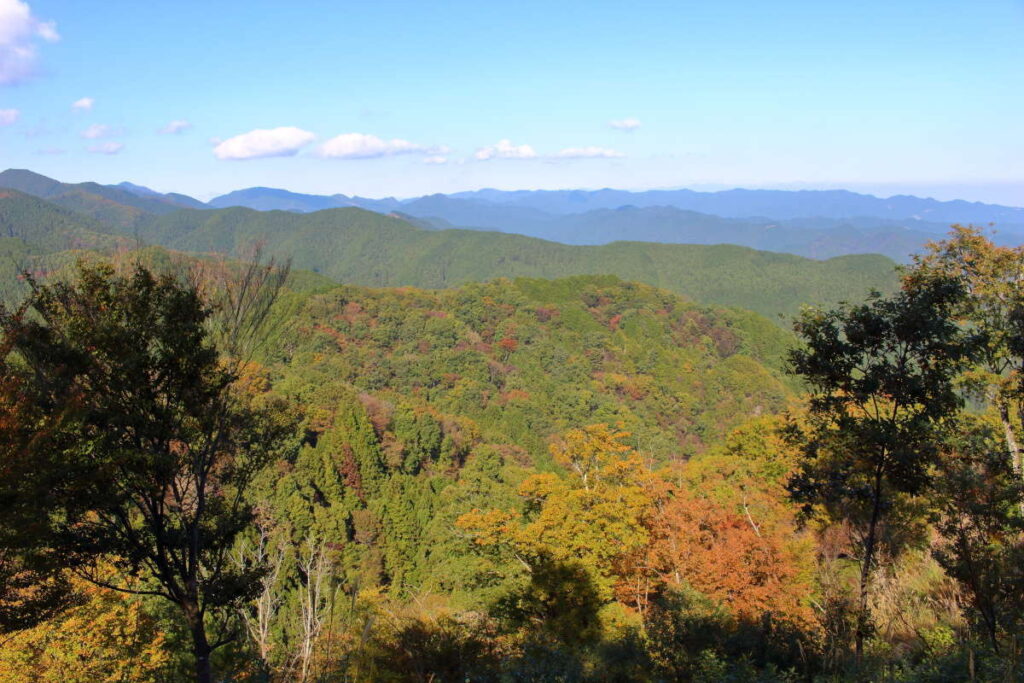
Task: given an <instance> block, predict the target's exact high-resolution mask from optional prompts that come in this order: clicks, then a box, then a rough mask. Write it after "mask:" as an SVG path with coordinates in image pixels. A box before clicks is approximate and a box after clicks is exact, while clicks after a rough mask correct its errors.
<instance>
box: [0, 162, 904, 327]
mask: <svg viewBox="0 0 1024 683" xmlns="http://www.w3.org/2000/svg"><path fill="white" fill-rule="evenodd" d="M19 177H21V176H19ZM38 178H42V176H39V177H38ZM38 178H37V180H38ZM22 179H24V178H22ZM43 180H48V179H43ZM0 181H2V177H0ZM39 182H40V183H43V181H42V180H39ZM53 182H56V181H51V183H53ZM43 184H44V185H45V183H43ZM57 185H60V184H59V183H58V184H57ZM0 186H2V185H0ZM46 187H49V185H46ZM33 189H34V191H36V192H45V191H46V189H45V187H34V188H33ZM119 192H122V193H124V191H123V190H119ZM12 196H19V197H21V198H22V199H21V200H19V201H20V202H21V203H22V204H24V203H25V202H24V201H23V200H25V199H26V198H25V197H24V195H22V194H21V193H17V194H16V195H12ZM57 196H58V197H64V198H65V199H66V196H65V195H57ZM62 201H63V200H62ZM26 206H27V205H26ZM101 206H102V207H104V208H103V210H102V211H93V212H91V213H90V215H92V216H94V217H93V218H90V217H88V216H85V215H84V214H81V213H78V212H77V211H75V210H74V209H75V206H72V211H70V212H69V211H68V210H66V209H65V210H64V212H63V213H60V211H61V209H60V208H59V207H56V206H54V205H53V204H50V203H49V202H46V201H42V200H37V201H36V203H35V204H33V205H32V208H31V211H30V215H31V221H32V224H33V225H34V226H36V227H34V228H33V230H34V231H35V232H33V233H32V234H28V233H25V235H24V236H23V237H24V239H26V240H28V241H30V242H37V241H39V240H43V241H47V240H48V243H49V244H51V245H54V244H58V243H59V244H65V243H69V242H68V240H69V238H68V237H66V236H65V235H66V234H70V233H71V232H75V231H79V232H81V233H82V234H91V233H94V232H101V233H107V234H110V235H116V236H117V237H119V238H120V240H117V243H118V244H132V245H135V246H138V245H145V244H149V245H159V246H164V247H168V248H170V249H174V250H177V251H183V252H192V253H210V252H215V253H222V254H226V255H230V256H235V257H245V256H246V255H248V254H249V253H250V252H251V250H252V248H253V247H254V245H256V244H262V245H263V247H264V249H265V251H266V252H267V253H271V254H277V255H279V256H282V257H288V258H291V259H292V261H293V263H294V265H295V266H296V267H297V268H300V269H305V270H311V271H314V272H317V273H320V274H322V275H324V276H326V277H328V278H331V279H333V280H335V281H337V282H345V283H352V284H359V285H367V286H374V287H386V286H404V285H409V286H415V287H424V288H444V287H452V286H457V285H460V284H464V283H467V282H479V281H484V280H489V279H493V278H497V277H512V278H514V277H544V278H558V277H565V276H567V275H602V274H613V275H617V276H619V277H621V278H622V279H624V280H630V281H634V282H643V283H646V284H650V285H653V286H656V287H661V288H664V289H667V290H669V291H673V292H676V293H678V294H682V295H684V296H687V297H690V298H692V299H694V300H696V301H699V302H701V303H706V304H712V305H718V306H733V307H738V308H744V309H748V310H752V311H757V312H758V313H761V314H762V315H765V316H768V317H771V318H773V319H776V320H778V316H779V315H780V314H781V315H787V316H791V315H794V314H795V313H796V312H797V311H798V310H799V308H800V306H801V305H802V304H805V303H820V304H830V303H835V302H838V301H842V300H846V299H853V298H858V297H860V296H863V295H864V294H866V293H867V292H869V291H871V290H878V291H882V292H888V291H892V290H893V289H894V288H895V286H896V276H895V273H894V270H893V267H894V263H893V262H892V261H890V260H889V259H887V258H885V257H882V256H878V255H859V256H846V257H840V258H834V259H829V260H826V261H816V260H811V259H806V258H800V257H797V256H790V255H786V254H775V253H771V252H762V251H755V250H753V249H747V248H743V247H735V246H728V245H680V244H672V245H663V244H654V243H643V242H620V243H615V244H609V245H604V246H571V245H565V244H559V243H555V242H548V241H544V240H539V239H533V238H528V237H523V236H519V235H510V234H502V233H495V232H486V231H478V230H450V229H449V230H433V229H426V228H425V227H423V226H417V225H414V224H412V223H410V222H408V221H406V220H404V219H402V218H401V217H399V216H384V215H380V214H377V213H373V212H371V211H366V210H363V209H358V208H344V209H332V210H326V211H318V212H314V213H310V214H298V213H292V212H285V211H266V212H257V211H253V210H250V209H241V208H234V209H219V210H206V211H202V210H188V209H185V210H174V211H171V212H170V213H166V212H165V213H163V214H162V215H157V214H154V213H140V211H141V210H140V209H138V208H136V207H132V206H127V205H122V204H119V203H117V202H114V201H112V200H105V202H104V203H103V204H102V205H101ZM27 210H28V209H27V208H16V207H15V206H14V203H13V202H5V201H4V200H3V199H0V216H2V215H4V214H6V213H12V212H15V211H17V212H19V214H18V215H19V216H20V215H22V214H24V213H25V211H27ZM111 212H113V214H112V215H111ZM12 215H13V214H12ZM76 216H77V220H76ZM19 220H20V219H19ZM44 233H46V234H44ZM49 233H53V235H56V236H55V237H51V236H50V235H49ZM102 241H103V240H101V242H102ZM80 242H81V241H80ZM76 244H78V243H76ZM96 245H97V246H99V245H100V242H97V243H96ZM78 246H82V247H86V246H89V245H88V243H87V242H81V243H80V244H78ZM53 250H54V249H53V248H47V249H44V250H43V251H44V252H46V251H53Z"/></svg>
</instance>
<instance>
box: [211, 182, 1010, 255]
mask: <svg viewBox="0 0 1024 683" xmlns="http://www.w3.org/2000/svg"><path fill="white" fill-rule="evenodd" d="M210 203H211V205H214V206H221V207H227V206H232V205H236V206H245V207H247V208H253V209H257V210H262V211H266V210H274V209H281V210H286V211H294V212H310V211H320V210H324V209H330V208H340V207H345V206H358V207H360V208H364V209H368V210H370V211H377V212H380V213H399V214H401V215H404V216H407V217H411V219H414V220H415V222H417V223H418V224H420V225H426V226H433V227H436V228H447V227H459V228H469V229H477V230H498V231H501V232H507V233H515V234H520V235H527V236H530V237H538V238H541V239H546V240H551V241H555V242H562V243H564V244H580V245H599V244H608V243H611V242H615V241H622V240H631V241H645V242H661V243H667V244H737V245H742V246H747V247H752V248H755V249H767V250H770V251H779V252H785V253H791V254H798V255H800V256H809V257H812V258H830V257H832V256H839V255H843V254H854V253H866V252H877V253H883V254H885V255H886V256H889V257H890V258H894V259H896V260H897V261H907V260H909V258H910V256H911V255H912V254H914V253H916V252H918V251H920V250H921V249H922V248H923V247H924V245H925V244H926V243H927V242H928V241H929V240H931V239H934V238H935V236H936V235H941V234H944V233H945V232H946V231H947V230H948V229H949V226H950V224H952V223H973V224H977V225H985V224H989V223H995V224H996V225H997V228H998V233H997V235H996V239H997V241H999V242H1001V243H1006V244H1017V243H1019V242H1021V241H1024V208H1017V207H1009V206H999V205H992V204H981V203H972V202H965V201H952V202H941V201H938V200H934V199H920V198H918V197H909V196H897V197H889V198H887V199H880V198H878V197H873V196H870V195H863V194H857V193H854V192H848V191H845V190H823V191H816V190H801V191H787V190H728V191H724V192H695V191H693V190H652V191H647V192H626V191H620V190H596V191H583V190H564V191H546V190H537V191H528V190H522V191H512V192H505V191H501V190H479V191H475V192H460V193H456V194H451V195H444V194H433V195H427V196H423V197H416V198H413V199H406V200H396V199H394V198H387V199H383V200H372V199H364V198H353V197H347V196H345V195H340V194H339V195H331V196H322V195H306V194H298V193H293V192H289V191H287V190H279V189H271V188H249V189H247V190H240V191H237V192H233V193H231V194H229V195H224V196H223V197H218V198H217V199H214V200H212V201H211V202H210Z"/></svg>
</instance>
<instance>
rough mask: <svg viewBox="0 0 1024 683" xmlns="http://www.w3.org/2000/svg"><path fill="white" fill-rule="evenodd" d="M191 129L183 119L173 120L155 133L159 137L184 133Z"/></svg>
mask: <svg viewBox="0 0 1024 683" xmlns="http://www.w3.org/2000/svg"><path fill="white" fill-rule="evenodd" d="M191 127H192V124H191V123H189V122H188V121H186V120H185V119H175V120H174V121H171V122H170V123H168V124H167V125H166V126H164V127H163V128H161V129H160V130H158V131H157V132H158V133H160V134H161V135H177V134H178V133H184V132H185V131H186V130H188V129H189V128H191Z"/></svg>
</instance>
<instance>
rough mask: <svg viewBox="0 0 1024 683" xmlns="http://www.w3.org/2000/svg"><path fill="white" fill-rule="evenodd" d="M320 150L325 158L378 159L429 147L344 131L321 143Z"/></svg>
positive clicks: (423, 150) (397, 139) (396, 139)
mask: <svg viewBox="0 0 1024 683" xmlns="http://www.w3.org/2000/svg"><path fill="white" fill-rule="evenodd" d="M318 151H319V155H320V156H322V157H324V158H325V159H376V158H378V157H388V156H395V155H397V154H414V153H417V152H426V151H427V148H426V147H424V146H423V145H418V144H416V143H415V142H409V141H408V140H401V139H399V138H393V139H391V140H382V139H381V138H379V137H377V136H376V135H364V134H363V133H344V134H343V135H338V136H336V137H333V138H331V139H330V140H328V141H327V142H325V143H324V144H322V145H320V149H319V150H318Z"/></svg>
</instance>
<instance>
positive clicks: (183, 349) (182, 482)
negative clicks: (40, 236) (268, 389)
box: [0, 263, 292, 682]
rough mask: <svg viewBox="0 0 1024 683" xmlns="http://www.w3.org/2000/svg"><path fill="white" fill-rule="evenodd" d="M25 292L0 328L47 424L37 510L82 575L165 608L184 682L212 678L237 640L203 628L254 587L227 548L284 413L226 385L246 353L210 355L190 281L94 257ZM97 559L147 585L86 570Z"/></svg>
mask: <svg viewBox="0 0 1024 683" xmlns="http://www.w3.org/2000/svg"><path fill="white" fill-rule="evenodd" d="M30 285H31V289H32V291H31V294H30V296H29V298H28V301H27V304H26V306H25V308H23V309H21V310H19V311H15V312H7V311H3V312H2V313H0V327H2V331H3V333H4V337H5V340H6V341H7V342H8V343H9V344H10V347H11V351H12V355H13V360H12V363H11V364H8V366H7V368H5V371H9V372H17V373H18V376H19V377H20V378H21V379H20V381H21V382H22V390H23V392H24V393H25V395H26V396H27V397H28V400H29V401H30V403H31V405H32V407H33V409H34V410H35V411H36V412H37V413H38V415H39V416H40V418H41V419H42V420H43V422H44V423H45V424H48V425H50V426H51V427H52V428H51V429H50V430H49V431H46V432H38V433H37V434H36V438H34V439H33V440H32V441H31V443H30V444H28V446H27V448H26V450H25V455H26V458H27V460H28V461H29V462H31V464H32V466H33V467H34V468H36V469H38V470H39V471H41V472H46V473H49V478H50V482H49V484H50V486H51V490H50V495H49V496H47V500H48V501H55V502H56V505H57V507H58V508H59V512H60V514H51V515H49V516H48V517H47V518H48V519H50V520H51V522H52V528H51V529H49V530H48V531H49V533H48V540H49V542H50V544H51V545H52V547H53V548H54V549H56V550H58V551H59V552H61V553H62V554H63V555H64V556H65V559H66V561H67V563H68V564H69V566H71V567H72V568H73V569H74V571H75V572H76V573H77V574H79V575H80V576H82V577H84V578H86V579H88V580H89V581H91V582H93V583H95V584H97V585H100V586H104V587H107V588H111V589H114V590H118V591H122V592H126V593H138V594H149V595H157V596H161V597H163V598H166V599H167V600H169V601H170V602H172V603H173V604H174V605H176V606H177V608H178V609H179V610H180V613H181V615H182V616H183V618H184V620H185V622H186V623H187V626H188V629H189V632H190V634H191V639H192V650H193V653H194V655H195V660H196V663H195V672H196V679H197V680H198V681H201V682H206V681H210V680H211V671H210V653H211V652H212V651H213V650H215V649H216V648H218V647H220V646H222V645H224V644H226V643H227V642H229V641H230V640H231V638H232V636H233V634H232V633H231V632H230V631H229V630H228V629H227V628H226V627H225V624H224V623H223V621H222V622H221V623H220V624H211V623H208V622H212V621H216V620H217V619H218V618H222V619H226V618H228V615H229V614H231V613H232V612H233V611H235V608H236V607H237V605H238V604H239V603H240V602H241V601H244V600H247V599H249V598H251V597H252V593H253V592H254V591H255V590H257V589H258V587H259V578H260V576H261V574H262V571H263V568H262V567H259V566H254V565H253V566H246V567H238V566H237V565H236V564H234V563H233V562H231V561H230V557H229V551H230V549H231V547H232V545H233V543H234V541H235V538H236V536H237V535H238V534H239V532H240V531H241V530H242V529H244V528H245V527H246V526H247V525H248V524H249V523H250V520H251V517H252V513H251V510H250V508H249V506H248V505H247V503H246V501H245V493H246V490H247V488H248V486H249V484H250V482H251V481H252V478H253V476H254V474H255V473H256V472H257V471H259V470H260V468H261V467H263V465H264V463H266V462H267V460H268V458H270V457H272V456H273V455H274V454H275V453H276V452H278V451H279V450H280V449H281V448H282V447H283V445H284V444H285V443H286V440H287V437H288V435H289V434H290V432H291V430H292V427H291V425H290V423H289V421H288V420H287V415H288V412H287V411H285V410H281V409H280V407H277V409H274V408H275V407H274V406H264V407H261V406H258V405H257V404H256V403H255V402H254V401H253V399H252V397H249V396H246V395H244V394H243V392H241V391H240V390H238V389H237V388H236V386H235V383H236V379H237V377H238V368H239V363H240V362H242V360H243V359H239V358H227V359H225V358H221V356H220V354H219V353H218V349H217V348H216V347H215V346H214V345H213V344H212V343H211V341H210V338H209V333H208V322H209V321H210V320H211V316H212V315H213V312H212V311H211V309H210V308H209V307H208V306H207V305H206V304H205V303H204V301H203V299H202V298H201V296H200V295H199V292H198V291H197V290H196V288H195V287H194V286H191V285H188V284H185V283H183V282H182V281H180V280H179V279H176V278H174V277H172V276H170V275H163V276H157V275H154V274H153V273H152V272H150V271H149V270H148V269H146V268H145V267H142V266H137V267H135V268H134V270H133V271H132V272H130V273H127V274H118V273H116V272H115V270H114V268H113V267H111V266H110V265H107V264H103V263H100V264H95V265H86V264H84V263H80V264H79V265H78V268H77V273H76V277H75V278H74V279H73V280H72V281H68V282H56V283H54V284H50V285H41V284H39V283H37V282H35V281H33V280H30ZM263 302H264V303H263V304H261V305H260V306H256V307H254V308H252V309H250V310H249V311H248V312H247V313H246V314H245V316H246V319H252V316H256V317H257V318H259V317H261V316H265V310H266V307H267V306H269V304H270V303H272V300H267V299H265V298H264V299H263ZM224 313H225V312H223V311H222V312H221V314H222V315H223V314H224ZM226 313H227V317H228V318H229V319H230V318H231V312H226ZM248 333H255V332H253V331H252V330H251V329H250V331H249V332H248ZM58 417H59V418H60V419H59V420H58V419H57V418H58ZM2 485H3V486H4V487H5V489H6V490H5V491H4V492H3V493H4V494H9V495H10V496H11V499H12V500H14V501H15V502H16V503H17V504H19V505H31V501H27V500H26V499H25V498H24V495H23V492H19V491H17V490H14V491H12V490H10V489H11V486H10V482H3V484H2ZM99 557H103V558H106V559H107V560H108V561H109V562H110V563H112V564H113V566H114V567H115V568H116V569H117V570H119V572H120V573H121V575H126V576H141V577H143V579H144V580H143V582H142V583H141V584H138V583H136V582H132V581H119V580H117V579H111V578H109V575H108V574H107V573H106V572H98V571H96V569H95V567H96V564H97V562H96V560H97V558H99ZM211 625H212V626H219V628H217V629H216V632H217V637H216V638H215V639H211V638H210V627H211Z"/></svg>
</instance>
